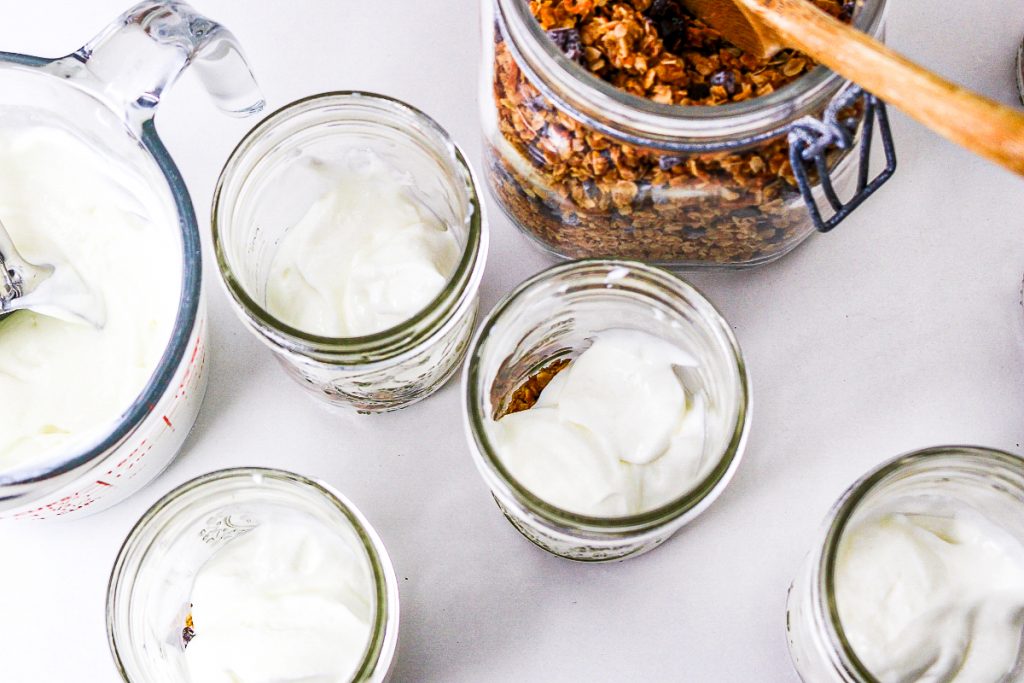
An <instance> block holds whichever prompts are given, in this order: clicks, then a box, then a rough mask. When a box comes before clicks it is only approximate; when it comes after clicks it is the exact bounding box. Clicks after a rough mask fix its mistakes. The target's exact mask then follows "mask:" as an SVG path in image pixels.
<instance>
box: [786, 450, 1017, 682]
mask: <svg viewBox="0 0 1024 683" xmlns="http://www.w3.org/2000/svg"><path fill="white" fill-rule="evenodd" d="M940 497H941V498H943V499H946V500H947V501H949V502H950V504H966V505H967V506H969V507H970V508H973V509H975V510H977V511H979V512H981V513H982V514H984V515H985V516H986V517H987V518H989V519H991V520H994V521H997V522H998V523H999V524H1000V525H1001V526H1002V527H1003V528H1004V529H1005V531H1007V532H1008V533H1010V534H1011V535H1012V536H1014V537H1015V538H1017V539H1018V540H1022V541H1024V502H1022V501H1024V460H1022V459H1021V458H1019V457H1017V456H1015V455H1011V454H1009V453H1002V452H999V451H993V450H988V449H982V448H971V447H962V446H947V447H939V448H931V449H927V450H923V451H918V452H915V453H911V454H908V455H905V456H902V457H899V458H897V459H895V460H893V461H891V462H889V463H886V464H885V465H882V466H881V467H880V468H878V469H876V470H874V471H873V472H871V473H869V474H868V475H866V476H865V477H864V478H863V479H861V480H860V481H858V482H857V483H856V484H854V485H853V486H852V487H851V488H850V489H849V490H847V492H846V493H845V494H843V496H842V497H841V498H840V499H839V501H838V502H837V503H836V505H835V507H834V508H833V509H832V511H831V512H830V513H829V516H828V518H827V519H826V520H825V525H824V531H823V533H822V536H823V540H822V541H821V544H820V547H818V548H817V549H815V550H814V551H813V552H811V554H810V555H809V556H808V558H807V560H806V561H805V562H804V565H803V567H802V568H801V570H800V572H799V573H798V574H797V577H796V580H794V581H793V585H792V586H791V587H790V589H789V604H788V609H787V616H786V624H787V632H788V637H789V649H790V654H791V656H792V658H793V665H794V667H795V668H796V670H797V672H798V673H799V674H800V677H801V679H803V680H804V681H806V683H833V682H834V683H877V681H876V679H875V678H874V677H873V676H872V674H871V673H870V672H869V671H868V670H867V669H866V668H865V666H864V665H863V663H861V661H860V660H859V659H858V658H857V655H856V654H855V652H854V651H853V648H852V647H851V646H850V643H849V641H848V639H847V637H846V635H845V634H844V631H843V625H842V622H841V620H840V618H839V610H838V607H837V602H836V591H835V574H836V559H837V556H838V553H839V547H840V542H841V540H842V538H843V533H844V531H845V530H846V529H847V528H850V527H851V526H852V525H853V524H855V523H856V522H857V521H858V520H860V519H864V518H865V517H867V516H869V515H871V514H872V513H873V512H878V511H884V510H886V509H888V508H889V506H890V505H891V504H892V503H895V502H896V501H898V502H899V506H900V507H899V509H900V511H902V512H905V513H913V512H915V507H917V506H920V507H922V512H925V513H932V514H934V511H935V505H936V500H937V499H938V498H940Z"/></svg>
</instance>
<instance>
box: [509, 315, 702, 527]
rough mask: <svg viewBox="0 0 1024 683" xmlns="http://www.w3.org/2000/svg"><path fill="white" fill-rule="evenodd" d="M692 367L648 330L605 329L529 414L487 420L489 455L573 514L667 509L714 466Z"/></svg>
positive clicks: (529, 487)
mask: <svg viewBox="0 0 1024 683" xmlns="http://www.w3.org/2000/svg"><path fill="white" fill-rule="evenodd" d="M695 365H696V360H695V359H694V358H692V357H691V356H690V355H689V354H688V353H686V352H685V351H683V350H682V349H680V348H678V347H676V346H675V345H673V344H671V343H669V342H668V341H665V340H663V339H661V338H659V337H655V336H654V335H651V334H648V333H646V332H640V331H636V330H624V329H623V330H606V331H604V332H601V333H599V334H597V335H596V336H595V339H594V341H593V344H592V345H591V346H590V347H589V348H588V349H587V350H586V351H584V352H583V353H582V354H581V355H580V356H579V358H577V359H576V360H574V361H572V363H570V364H569V365H568V366H567V367H566V368H565V369H563V370H562V371H561V372H559V373H558V374H557V375H555V377H554V379H552V380H551V382H550V384H548V385H547V386H546V387H545V388H544V390H543V392H542V393H541V394H540V398H539V399H538V400H537V403H536V404H535V405H534V406H533V407H532V408H530V409H529V410H524V411H521V412H516V413H513V414H510V415H506V416H504V417H502V418H501V419H500V420H497V421H492V422H491V424H490V437H491V439H492V441H493V443H494V446H495V450H496V452H497V454H498V456H499V457H500V458H501V461H502V463H503V464H504V465H505V467H506V468H508V471H509V473H510V474H511V475H512V476H513V477H514V478H515V479H516V480H518V481H519V483H520V484H522V485H523V486H525V487H526V489H527V490H529V491H530V492H532V493H533V494H535V495H536V496H538V497H539V498H541V499H542V500H544V501H546V502H548V503H550V504H552V505H556V506H558V507H560V508H562V509H564V510H567V511H569V512H575V513H578V514H584V515H591V516H596V517H621V516H626V515H631V514H638V513H642V512H646V511H648V510H652V509H654V508H657V507H659V506H661V505H664V504H667V503H669V502H671V501H673V500H675V499H677V498H679V497H680V496H682V495H683V494H685V493H686V492H687V491H689V490H691V489H693V488H694V487H695V486H697V485H698V484H699V483H700V482H701V481H703V480H704V479H705V478H706V477H707V475H708V474H709V473H710V471H711V469H712V468H713V467H714V466H715V464H716V460H715V458H712V457H709V454H708V453H707V452H706V448H705V440H706V439H705V436H706V428H707V427H706V422H707V420H708V418H709V416H708V411H709V408H708V406H707V401H706V399H705V396H704V394H703V392H695V391H693V389H694V388H693V387H687V386H686V385H685V384H684V382H683V380H682V379H681V374H680V373H679V372H678V369H679V368H684V367H693V366H695Z"/></svg>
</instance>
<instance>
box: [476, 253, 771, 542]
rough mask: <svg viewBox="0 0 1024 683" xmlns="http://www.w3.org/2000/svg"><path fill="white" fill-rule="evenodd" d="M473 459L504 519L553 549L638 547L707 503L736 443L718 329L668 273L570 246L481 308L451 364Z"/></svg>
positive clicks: (736, 415) (739, 449)
mask: <svg viewBox="0 0 1024 683" xmlns="http://www.w3.org/2000/svg"><path fill="white" fill-rule="evenodd" d="M464 394H465V419H466V429H467V435H468V439H469V445H470V451H471V453H472V454H473V457H474V460H475V462H476V465H477V469H478V470H479V471H480V473H481V475H482V476H483V478H484V480H485V481H486V482H487V484H488V486H489V487H490V489H491V493H492V494H493V496H494V499H495V501H496V502H497V504H498V506H499V507H500V508H501V510H502V511H503V512H504V513H505V515H506V517H507V518H508V519H509V521H510V522H511V523H512V524H513V525H514V526H515V527H516V528H517V529H518V530H519V531H520V532H521V533H522V534H523V535H524V536H526V537H527V538H528V539H529V540H531V541H533V542H534V543H536V544H537V545H539V546H540V547H542V548H544V549H545V550H548V551H549V552H552V553H554V554H556V555H560V556H563V557H567V558H570V559H575V560H586V561H603V560H617V559H623V558H626V557H632V556H636V555H639V554H641V553H644V552H647V551H649V550H651V549H653V548H655V547H657V546H658V545H659V544H661V543H662V542H663V541H665V540H666V539H668V538H669V537H670V536H672V534H674V533H675V532H676V531H678V530H679V528H680V527H682V526H683V525H684V524H686V523H687V522H689V521H690V520H692V519H693V518H694V517H696V516H697V515H699V514H700V513H701V512H702V511H704V510H705V509H706V508H707V507H708V506H709V505H710V504H711V503H712V502H713V501H714V500H715V498H717V497H718V496H719V494H721V492H722V491H723V490H724V488H725V486H726V485H727V484H728V483H729V481H730V479H731V478H732V476H733V474H734V473H735V471H736V468H737V467H738V465H739V462H740V458H741V456H742V453H743V449H744V446H745V443H746V437H747V432H748V427H749V423H750V407H751V406H750V389H749V383H748V380H747V374H746V369H745V366H744V363H743V358H742V355H741V353H740V350H739V346H738V345H737V343H736V339H735V338H734V337H733V335H732V332H731V330H730V329H729V326H728V324H727V323H726V322H725V320H723V319H722V317H721V315H720V314H719V313H718V312H717V311H716V310H715V308H714V307H713V306H712V305H711V304H710V303H709V302H708V301H707V300H706V299H705V298H704V297H703V296H701V295H700V293H698V292H697V291H696V290H695V289H693V288H692V287H691V286H690V285H688V284H686V283H685V282H683V281H682V280H680V279H679V278H677V277H675V276H673V275H671V274H670V273H668V272H666V271H663V270H660V269H658V268H654V267H651V266H646V265H643V264H640V263H637V262H631V261H578V262H573V263H568V264H565V265H560V266H556V267H554V268H552V269H550V270H548V271H546V272H543V273H541V274H539V275H536V276H534V277H533V278H531V279H530V280H528V281H526V282H525V283H523V284H522V285H520V287H519V288H518V289H516V290H515V291H514V292H513V293H512V294H510V295H509V296H508V297H507V298H506V299H505V300H504V301H502V302H501V303H500V304H498V306H497V307H496V308H495V309H494V311H492V312H491V314H490V316H489V317H488V318H487V320H486V321H485V322H484V324H483V326H482V328H481V330H480V332H479V333H478V336H477V338H476V340H475V342H474V344H473V347H472V350H471V352H470V355H469V358H468V361H467V371H466V373H465V377H464Z"/></svg>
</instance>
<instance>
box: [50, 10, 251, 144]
mask: <svg viewBox="0 0 1024 683" xmlns="http://www.w3.org/2000/svg"><path fill="white" fill-rule="evenodd" d="M190 64H191V65H193V67H194V68H195V71H196V72H197V73H198V74H199V77H200V79H201V80H202V82H203V84H204V85H205V86H206V89H207V91H208V92H209V93H210V96H211V97H212V98H213V100H214V102H215V103H216V104H217V106H218V107H220V109H221V110H222V111H224V112H226V113H228V114H230V115H233V116H249V115H251V114H255V113H257V112H259V111H261V110H262V109H263V106H264V100H263V96H262V94H261V92H260V89H259V86H258V85H257V83H256V79H255V78H254V77H253V74H252V70H251V69H250V68H249V64H248V62H247V61H246V59H245V56H244V54H243V53H242V49H241V47H240V46H239V44H238V41H237V40H236V39H235V37H234V35H233V34H232V33H231V32H230V31H229V30H227V29H226V28H225V27H223V26H221V25H220V24H218V23H216V22H215V21H212V20H211V19H208V18H207V17H205V16H203V15H201V14H199V13H198V12H196V11H195V10H194V9H192V7H191V6H189V5H188V4H187V3H185V2H181V1H180V0H145V1H144V2H140V3H139V4H137V5H135V6H134V7H133V8H131V9H130V10H128V11H127V12H125V13H124V14H122V15H121V17H120V18H119V19H118V20H117V21H115V22H114V23H112V24H111V25H110V26H108V27H107V28H106V29H105V30H104V31H102V32H101V33H100V34H99V35H98V36H96V37H95V38H93V39H92V40H91V41H89V42H88V43H87V44H86V45H85V46H83V47H82V48H81V49H79V50H78V51H76V52H75V53H74V54H72V55H70V56H68V57H66V58H64V59H61V60H57V61H56V62H54V63H53V64H52V65H51V68H52V69H53V70H55V71H57V72H60V73H61V74H62V75H64V76H66V77H70V78H76V79H77V80H80V81H82V82H84V83H87V84H89V85H91V86H92V87H93V88H94V89H95V90H97V91H99V93H100V94H102V95H103V96H105V97H106V98H107V99H108V100H110V101H111V104H112V105H113V106H115V107H116V108H122V109H123V110H124V111H125V114H126V118H127V119H128V121H129V122H130V123H133V124H136V125H138V126H141V125H142V124H143V123H145V122H146V121H148V120H150V119H152V118H153V116H154V115H155V113H156V108H157V105H158V104H159V103H160V97H161V95H162V94H163V91H164V90H165V89H166V88H167V87H168V86H170V85H171V84H172V83H173V82H174V80H175V79H176V78H177V77H178V75H179V74H180V73H181V72H182V71H184V70H185V68H186V67H188V66H189V65H190Z"/></svg>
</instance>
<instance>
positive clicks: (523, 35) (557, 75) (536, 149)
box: [480, 0, 895, 268]
mask: <svg viewBox="0 0 1024 683" xmlns="http://www.w3.org/2000/svg"><path fill="white" fill-rule="evenodd" d="M482 2H483V27H482V30H483V37H484V47H483V60H484V61H483V68H482V78H481V84H480V87H481V95H480V103H481V107H482V115H481V121H482V125H483V137H484V149H485V156H486V158H485V164H486V173H487V182H488V185H489V187H490V189H491V191H492V192H493V194H494V195H495V197H496V198H497V199H498V202H499V204H500V205H501V207H502V208H503V209H504V211H505V213H506V214H507V215H508V217H509V218H510V219H511V220H512V222H513V223H515V224H516V225H517V226H518V227H519V228H520V229H521V230H522V231H523V232H524V233H525V234H526V235H527V236H529V237H531V238H533V240H534V241H535V242H537V243H538V244H539V245H540V246H541V247H542V248H543V249H545V250H547V251H549V252H552V253H553V254H555V255H557V256H560V257H563V258H587V257H599V258H630V259H638V260H642V261H646V262H648V263H654V264H658V265H662V266H665V267H670V268H693V267H700V266H717V267H732V268H736V267H745V266H756V265H760V264H764V263H768V262H770V261H773V260H775V259H777V258H779V257H781V256H783V255H784V254H786V253H788V252H789V251H791V250H792V249H794V248H795V247H796V246H797V245H799V244H800V243H801V242H803V241H804V240H805V239H806V238H807V237H809V236H810V235H811V234H812V233H813V232H814V231H815V228H817V229H819V230H827V229H831V227H834V223H832V224H831V225H825V224H820V225H819V224H818V223H817V221H816V219H815V216H814V215H813V214H812V213H811V211H810V210H809V209H810V207H809V205H808V202H807V201H806V199H805V197H809V196H812V197H813V202H814V204H815V209H816V211H819V212H820V207H818V204H821V205H823V206H828V205H830V204H831V206H832V208H833V209H834V210H835V211H836V212H837V214H838V211H839V209H840V208H841V206H842V203H843V202H844V201H847V202H848V204H849V206H848V208H849V209H852V208H855V205H856V204H859V203H860V201H862V200H863V199H864V198H866V197H867V196H868V195H869V194H870V193H871V192H873V189H870V188H871V186H875V187H877V185H878V184H880V183H881V182H884V180H885V179H887V178H888V175H889V174H891V172H892V170H893V169H894V166H895V157H894V156H892V158H890V159H887V161H888V162H889V165H888V167H887V169H886V171H885V172H884V173H883V176H884V178H881V177H880V178H879V182H878V183H877V184H876V183H874V182H872V183H868V181H867V173H868V169H867V166H868V163H867V159H868V158H869V157H870V153H869V152H870V137H869V136H867V135H863V136H862V134H861V133H862V131H863V130H867V131H871V130H872V129H873V125H870V124H872V123H873V120H874V118H875V114H874V108H873V107H874V106H875V105H872V108H871V109H870V115H869V116H868V117H865V115H864V113H865V110H864V108H863V107H862V106H861V105H860V104H856V105H854V106H852V107H851V106H847V105H849V104H852V103H853V102H855V101H856V100H854V99H851V100H850V101H849V102H847V97H848V96H850V97H851V98H852V96H853V95H854V94H855V93H853V92H850V88H849V82H848V81H845V80H844V79H842V78H841V77H839V76H837V75H836V74H834V73H832V72H831V71H829V70H827V69H825V68H824V67H820V66H819V67H817V68H815V69H814V70H812V71H810V72H809V73H807V74H806V75H804V76H802V77H800V78H798V79H797V80H796V81H794V82H792V83H790V84H789V85H786V86H784V87H782V88H780V89H779V90H777V91H775V92H772V93H771V94H767V95H764V96H762V97H755V98H753V99H747V100H745V101H742V102H735V103H729V104H723V105H720V106H681V105H674V104H660V103H657V102H654V101H651V100H648V99H644V98H641V97H638V96H635V95H632V94H630V93H627V92H625V91H623V90H621V89H619V88H617V87H616V86H614V85H612V84H611V83H608V82H606V81H604V80H602V79H600V78H599V77H597V76H595V75H594V74H592V73H590V72H589V70H588V69H587V68H586V67H584V66H581V65H579V64H577V63H576V62H575V61H573V60H571V59H569V58H568V57H566V55H565V54H563V53H562V51H561V49H560V48H559V47H558V46H556V45H555V43H554V41H553V40H551V39H549V38H548V36H547V35H546V34H545V32H544V30H542V29H541V26H540V24H539V23H538V21H537V20H536V19H535V18H534V17H533V15H532V14H531V10H530V6H531V4H532V3H527V2H523V0H482ZM885 7H886V0H863V2H861V3H859V10H858V11H857V13H856V16H855V18H854V25H855V26H856V27H857V28H858V29H859V30H861V31H863V32H865V33H867V34H868V35H871V36H874V37H875V38H878V39H882V38H883V35H884V14H885ZM788 66H789V65H788V63H787V64H786V65H785V67H782V68H788ZM802 66H803V65H802V64H801V68H802ZM829 114H831V115H832V116H831V117H830V116H829ZM878 117H879V126H880V130H881V133H882V135H883V140H887V139H888V126H887V124H886V123H885V118H884V109H883V110H882V113H881V114H878ZM823 120H824V122H823ZM864 122H868V124H869V125H861V124H863V123H864ZM844 129H845V130H844ZM822 133H824V135H820V134H822ZM793 135H797V136H799V138H800V139H801V140H806V139H807V138H806V136H807V135H810V136H811V137H812V138H814V139H815V141H816V143H815V144H816V151H815V154H813V155H810V156H809V155H808V154H807V153H806V150H801V154H802V157H801V158H802V159H805V160H806V163H807V167H808V168H811V167H815V168H814V169H813V170H810V171H809V175H808V182H807V185H806V191H807V192H808V193H809V194H807V195H805V194H804V190H803V189H802V188H801V185H800V183H799V182H798V180H797V176H796V175H795V174H794V168H793V166H792V164H791V156H790V152H791V147H792V146H793V140H794V138H793ZM862 138H863V139H864V140H865V142H864V147H863V148H862V155H858V154H854V153H853V152H854V151H855V149H856V148H857V147H858V145H859V144H860V141H861V139H862ZM817 142H821V143H822V144H820V145H817ZM890 142H891V141H890ZM832 143H834V144H832ZM886 148H887V156H888V153H889V152H891V145H890V144H888V142H887V144H886ZM865 152H866V153H865ZM812 156H813V157H814V158H813V162H812V158H811V157H812ZM858 160H859V161H858ZM819 161H820V165H819V164H818V162H819ZM804 163H805V162H804V161H801V163H800V166H803V165H804ZM858 168H859V172H858ZM822 171H827V172H828V175H829V176H830V178H831V184H832V186H833V187H831V188H826V187H825V186H824V185H823V184H822V183H821V175H820V174H821V172H822ZM831 189H834V190H835V193H832V192H830V191H829V190H831ZM833 200H836V201H835V202H834V201H833ZM855 200H856V201H855ZM836 202H838V205H837V203H836ZM819 218H820V216H819ZM839 220H841V217H840V218H839Z"/></svg>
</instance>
